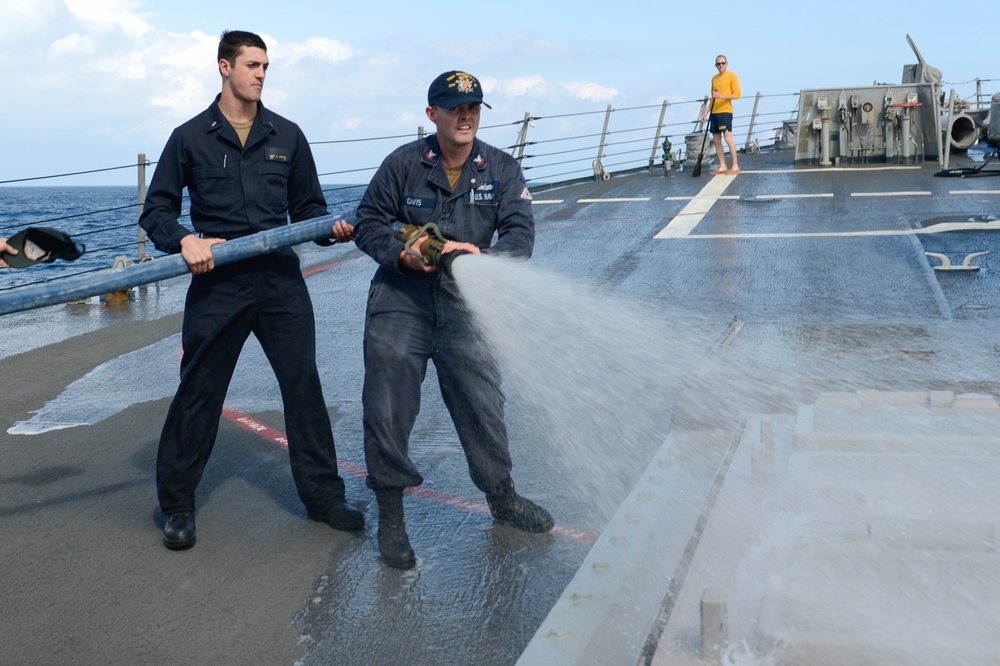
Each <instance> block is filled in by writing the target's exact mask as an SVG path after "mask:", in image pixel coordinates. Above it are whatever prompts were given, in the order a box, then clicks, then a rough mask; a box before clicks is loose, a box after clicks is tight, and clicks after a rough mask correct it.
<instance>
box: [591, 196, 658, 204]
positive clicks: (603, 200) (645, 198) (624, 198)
mask: <svg viewBox="0 0 1000 666" xmlns="http://www.w3.org/2000/svg"><path fill="white" fill-rule="evenodd" d="M650 198H651V197H632V198H629V197H623V198H619V199H614V198H611V199H577V201H576V202H577V203H629V202H631V201H649V200H650Z"/></svg>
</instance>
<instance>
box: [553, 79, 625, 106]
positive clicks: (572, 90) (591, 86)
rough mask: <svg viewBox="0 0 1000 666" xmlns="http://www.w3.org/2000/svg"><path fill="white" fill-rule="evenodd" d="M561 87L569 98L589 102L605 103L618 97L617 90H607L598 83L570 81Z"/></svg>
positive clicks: (607, 88)
mask: <svg viewBox="0 0 1000 666" xmlns="http://www.w3.org/2000/svg"><path fill="white" fill-rule="evenodd" d="M561 86H562V87H563V89H565V90H566V92H568V93H569V94H570V95H571V96H573V97H576V98H577V99H582V100H587V101H590V102H607V101H608V100H611V99H614V98H615V97H618V89H617V88H609V87H607V86H602V85H600V84H599V83H591V82H588V81H572V82H569V83H563V84H561Z"/></svg>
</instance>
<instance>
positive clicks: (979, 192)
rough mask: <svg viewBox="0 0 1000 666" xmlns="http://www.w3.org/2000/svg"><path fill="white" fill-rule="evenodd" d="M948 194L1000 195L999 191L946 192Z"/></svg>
mask: <svg viewBox="0 0 1000 666" xmlns="http://www.w3.org/2000/svg"><path fill="white" fill-rule="evenodd" d="M948 194H1000V190H948Z"/></svg>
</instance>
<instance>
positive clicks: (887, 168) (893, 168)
mask: <svg viewBox="0 0 1000 666" xmlns="http://www.w3.org/2000/svg"><path fill="white" fill-rule="evenodd" d="M919 168H920V167H919V166H884V167H868V166H863V167H816V168H811V169H801V168H795V169H752V170H747V169H742V170H740V173H754V174H763V175H765V176H766V175H767V174H769V173H830V172H832V171H868V172H872V171H913V170H915V169H919Z"/></svg>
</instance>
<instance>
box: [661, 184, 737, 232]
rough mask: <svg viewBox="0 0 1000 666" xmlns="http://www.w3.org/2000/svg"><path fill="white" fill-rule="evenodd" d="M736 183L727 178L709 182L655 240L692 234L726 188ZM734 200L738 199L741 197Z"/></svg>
mask: <svg viewBox="0 0 1000 666" xmlns="http://www.w3.org/2000/svg"><path fill="white" fill-rule="evenodd" d="M735 182H736V179H735V178H729V177H726V176H723V177H721V178H718V177H716V178H712V179H711V180H709V181H708V183H707V184H706V185H705V187H703V188H701V191H700V192H698V194H697V195H695V197H694V198H693V199H691V201H689V202H688V204H687V205H686V206H684V208H683V209H681V212H679V213H677V215H676V216H675V217H674V219H672V220H670V224H668V225H667V226H665V227H664V228H663V229H662V230H661V231H660V233H658V234H656V236H654V238H684V237H685V236H687V235H688V234H690V233H691V231H692V230H693V229H694V228H695V227H696V226H698V223H699V222H701V221H702V219H704V217H705V215H706V214H707V213H708V211H710V210H711V209H712V206H714V205H715V202H716V201H718V200H719V199H721V198H722V193H723V192H725V191H726V188H727V187H729V186H730V185H732V184H733V183H735ZM733 198H736V199H738V198H739V197H733Z"/></svg>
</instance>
